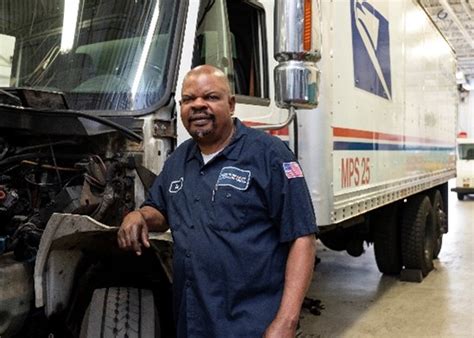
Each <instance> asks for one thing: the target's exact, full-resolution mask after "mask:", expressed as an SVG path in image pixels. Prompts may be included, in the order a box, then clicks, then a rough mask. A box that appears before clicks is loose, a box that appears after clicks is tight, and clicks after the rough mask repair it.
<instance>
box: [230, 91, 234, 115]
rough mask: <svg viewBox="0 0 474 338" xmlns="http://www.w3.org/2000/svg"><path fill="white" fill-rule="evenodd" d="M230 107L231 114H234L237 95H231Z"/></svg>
mask: <svg viewBox="0 0 474 338" xmlns="http://www.w3.org/2000/svg"><path fill="white" fill-rule="evenodd" d="M229 109H230V112H231V115H234V110H235V96H234V95H230V96H229Z"/></svg>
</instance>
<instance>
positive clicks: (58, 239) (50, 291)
mask: <svg viewBox="0 0 474 338" xmlns="http://www.w3.org/2000/svg"><path fill="white" fill-rule="evenodd" d="M98 231H99V232H104V231H106V232H111V233H112V232H115V231H116V228H114V227H109V226H107V225H104V224H101V223H100V222H97V221H96V220H94V219H93V218H91V217H89V216H82V215H72V214H59V213H55V214H53V215H52V216H51V218H50V219H49V221H48V224H47V225H46V228H45V230H44V233H43V236H42V237H41V241H40V245H39V248H38V254H37V256H36V263H35V269H34V286H35V305H36V307H42V306H44V307H45V314H46V316H50V315H51V314H53V313H55V312H56V311H58V310H61V309H62V307H63V306H65V305H66V304H67V303H68V301H69V296H70V294H71V289H72V286H73V279H74V272H75V270H76V267H77V264H78V263H79V261H80V259H81V257H82V253H81V250H80V248H81V242H83V241H84V240H83V238H84V237H85V236H84V235H85V233H90V232H93V233H97V232H98Z"/></svg>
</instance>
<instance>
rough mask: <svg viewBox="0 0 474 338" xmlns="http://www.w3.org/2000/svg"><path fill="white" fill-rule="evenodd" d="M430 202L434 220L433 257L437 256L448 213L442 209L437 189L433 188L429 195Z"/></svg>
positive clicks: (441, 201)
mask: <svg viewBox="0 0 474 338" xmlns="http://www.w3.org/2000/svg"><path fill="white" fill-rule="evenodd" d="M430 197H431V198H430V199H431V203H432V205H433V213H434V221H435V236H434V248H433V258H434V259H436V258H438V255H439V252H440V251H441V246H442V245H443V234H445V233H446V230H447V224H448V215H447V214H446V212H445V209H444V203H443V197H442V196H441V193H440V192H439V190H435V191H434V193H433V194H432V195H431V196H430Z"/></svg>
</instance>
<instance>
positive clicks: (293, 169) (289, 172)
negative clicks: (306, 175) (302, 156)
mask: <svg viewBox="0 0 474 338" xmlns="http://www.w3.org/2000/svg"><path fill="white" fill-rule="evenodd" d="M283 171H284V172H285V175H286V177H287V178H288V179H290V178H297V177H303V172H302V171H301V168H300V165H299V164H298V163H296V162H284V163H283Z"/></svg>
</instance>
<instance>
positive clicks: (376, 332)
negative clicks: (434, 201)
mask: <svg viewBox="0 0 474 338" xmlns="http://www.w3.org/2000/svg"><path fill="white" fill-rule="evenodd" d="M450 183H451V184H452V182H450ZM449 227H450V228H449V233H448V234H446V235H445V236H444V237H443V247H442V249H441V253H440V255H439V259H438V260H435V269H434V270H433V271H431V272H430V274H429V275H428V276H427V277H426V278H425V279H424V281H423V282H422V283H408V282H401V281H400V280H399V278H398V277H390V276H384V275H382V274H381V273H380V272H379V271H378V269H377V266H376V263H375V258H374V254H373V247H372V246H371V247H368V248H366V252H365V254H364V255H362V256H361V257H358V258H354V257H351V256H349V255H348V254H347V253H346V252H345V251H344V252H335V251H331V250H328V249H326V248H325V247H324V246H323V245H322V244H320V246H319V248H318V255H319V257H320V258H321V263H320V264H318V265H317V269H316V271H315V276H314V277H313V283H312V285H311V288H310V290H309V292H308V297H310V298H315V299H319V300H321V301H322V303H323V304H324V306H325V309H324V310H322V311H321V315H320V316H314V315H312V314H310V313H309V312H308V311H303V315H302V320H301V326H302V331H303V337H474V197H473V196H472V195H471V196H470V197H469V199H465V200H464V201H458V200H457V197H456V194H455V193H453V192H450V194H449Z"/></svg>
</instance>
